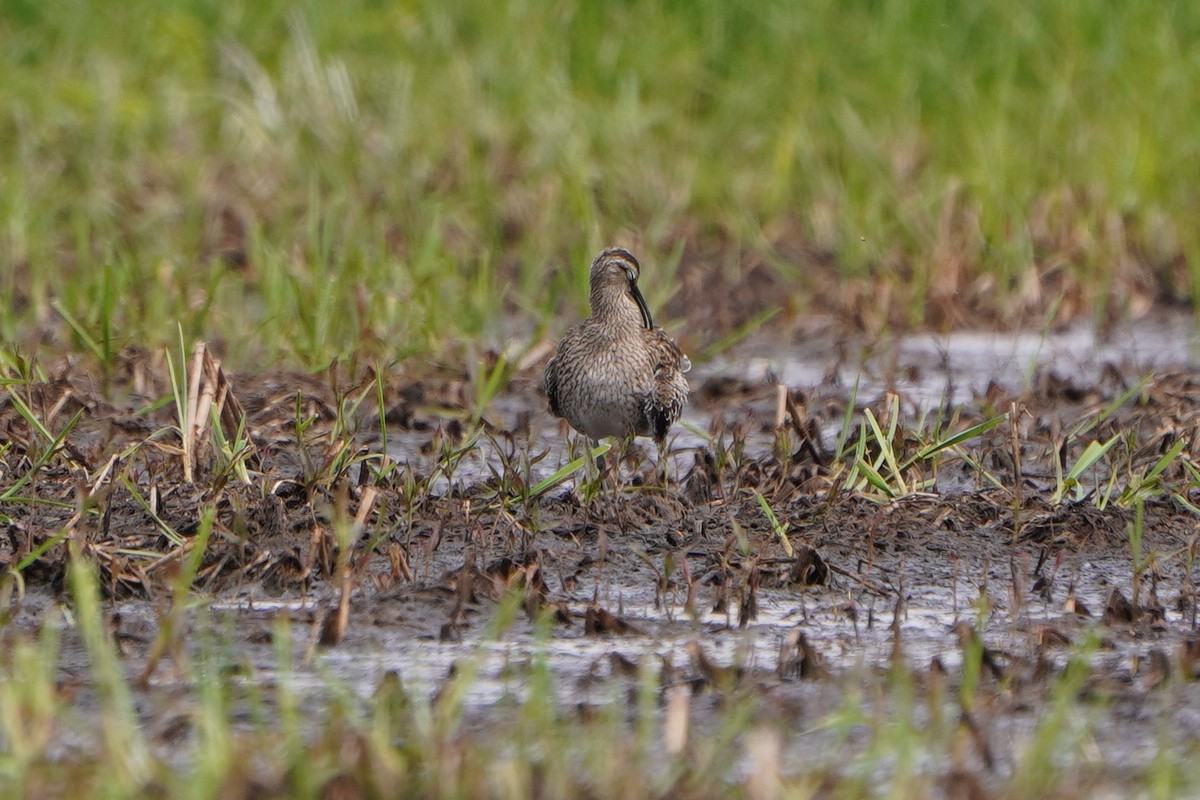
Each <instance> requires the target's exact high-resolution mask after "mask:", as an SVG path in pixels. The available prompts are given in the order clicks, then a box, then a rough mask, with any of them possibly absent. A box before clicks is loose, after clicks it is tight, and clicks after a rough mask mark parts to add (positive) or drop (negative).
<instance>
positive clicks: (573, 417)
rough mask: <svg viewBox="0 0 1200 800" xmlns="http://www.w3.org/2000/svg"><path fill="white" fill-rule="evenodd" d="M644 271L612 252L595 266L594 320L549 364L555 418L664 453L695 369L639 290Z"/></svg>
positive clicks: (568, 337) (591, 435)
mask: <svg viewBox="0 0 1200 800" xmlns="http://www.w3.org/2000/svg"><path fill="white" fill-rule="evenodd" d="M640 274H641V266H640V265H639V264H638V260H637V259H636V258H634V256H633V254H632V253H630V252H629V251H628V250H625V249H623V248H620V247H610V248H608V249H607V250H604V251H603V252H601V253H600V255H598V256H596V259H595V260H594V261H592V269H591V273H590V282H591V306H592V315H591V316H590V317H588V318H587V319H585V320H584V321H583V322H580V323H579V324H577V325H575V326H573V327H572V328H570V329H569V330H568V331H567V332H566V334H565V335H564V336H563V338H562V341H561V342H559V345H558V352H556V353H555V355H554V358H552V359H550V363H549V364H547V365H546V375H545V387H546V395H547V397H549V398H550V411H551V412H553V413H554V415H555V416H558V417H563V418H564V419H566V421H567V422H568V423H570V425H571V427H572V428H574V429H575V430H577V431H579V432H580V433H582V434H583V435H584V436H586V437H588V439H589V440H591V444H592V446H593V448H594V447H595V446H596V444H597V441H598V440H599V439H603V438H605V437H608V436H616V437H620V438H621V439H623V440H629V439H632V438H633V437H635V436H650V437H653V439H654V441H655V442H657V443H658V444H659V445H660V446H661V445H662V443H663V440H664V439H665V438H666V436H667V431H669V430H670V429H671V426H672V425H674V424H675V422H676V421H677V420H678V419H679V415H680V413H682V411H683V406H684V403H686V402H687V396H688V383H687V379H686V378H685V377H684V373H686V372H687V371H688V370H689V369H691V367H692V362H691V361H689V360H688V357H687V356H685V355H684V354H683V351H682V350H680V349H679V345H677V344H675V341H674V340H673V339H672V338H671V337H670V336H668V335H667V334H666V332H665V331H664V330H663V329H662V328H659V327H655V325H654V319H653V318H652V317H651V316H650V309H649V308H647V307H646V300H645V299H644V298H643V297H642V293H641V291H639V290H638V284H637V282H638V277H639V276H640Z"/></svg>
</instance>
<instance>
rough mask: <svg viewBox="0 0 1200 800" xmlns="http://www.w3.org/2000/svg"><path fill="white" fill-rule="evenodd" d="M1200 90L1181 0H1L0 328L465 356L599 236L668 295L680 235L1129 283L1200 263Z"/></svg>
mask: <svg viewBox="0 0 1200 800" xmlns="http://www.w3.org/2000/svg"><path fill="white" fill-rule="evenodd" d="M1198 100H1200V8H1198V7H1197V6H1195V4H1191V3H1185V2H1173V3H1164V2H1157V1H1156V0H1131V2H1126V3H1116V4H1114V3H1106V2H1101V0H1082V1H1081V2H1076V3H1053V4H1050V5H1047V4H1044V3H1036V2H1031V1H1030V0H1025V1H1024V2H1016V3H1011V2H1009V3H1005V2H1000V1H999V0H981V2H974V3H954V2H938V3H916V4H913V3H906V2H900V0H879V1H878V2H851V3H840V2H832V1H831V0H814V1H813V2H807V3H790V2H785V0H764V1H763V2H748V1H747V0H735V1H734V2H715V1H713V0H705V1H703V2H686V3H684V2H672V1H670V0H633V2H629V3H622V4H594V3H585V2H581V1H580V0H549V1H548V2H536V3H535V2H528V1H527V0H506V2H498V3H483V2H478V1H476V2H468V1H467V0H451V1H450V2H440V1H439V2H431V1H429V0H417V1H416V2H411V3H403V4H388V3H382V4H381V3H373V2H365V1H364V0H356V1H354V0H352V2H348V3H343V4H339V5H338V6H336V7H333V6H329V5H328V4H321V3H317V2H311V1H307V2H306V1H304V0H302V1H301V2H296V3H282V2H270V1H268V2H261V3H249V2H239V1H238V0H234V1H233V2H222V3H214V2H210V0H183V2H173V3H166V2H159V1H157V0H140V2H131V3H107V2H101V3H88V2H82V0H77V1H76V2H70V1H68V2H60V3H32V2H28V0H2V2H0V163H3V164H4V169H3V170H0V220H3V225H0V291H2V292H3V294H4V296H5V297H8V298H11V300H10V302H9V303H8V309H6V311H9V312H10V313H5V314H3V315H0V333H2V334H3V336H4V338H5V339H6V340H14V339H19V340H21V341H32V340H33V338H34V334H35V332H38V331H41V330H44V329H47V328H48V329H50V330H51V331H53V332H54V334H55V335H56V336H58V337H60V338H61V339H63V340H65V344H66V345H67V346H72V347H73V348H74V349H78V350H80V351H83V350H85V349H86V350H88V351H89V352H93V350H92V349H91V347H86V348H85V346H84V345H85V341H84V339H83V338H81V337H80V334H79V332H78V331H79V330H80V329H82V330H84V331H87V332H88V336H87V341H90V342H92V343H93V344H95V345H98V347H99V351H100V352H101V353H104V354H107V355H106V356H104V357H108V358H111V357H113V356H112V354H114V353H116V352H119V350H120V348H121V347H124V346H126V345H130V344H135V345H140V346H160V345H163V344H166V343H169V342H170V341H172V340H173V338H174V331H175V327H174V326H175V325H176V323H177V322H178V323H180V324H182V325H183V326H184V330H185V333H186V334H187V335H188V336H189V337H204V338H208V339H215V338H219V339H221V340H223V341H224V342H226V343H227V345H228V347H229V349H230V351H231V353H232V354H233V355H234V362H235V364H240V365H244V366H259V365H263V364H266V363H271V362H274V361H275V360H277V359H281V358H282V359H284V360H285V361H287V362H289V363H293V364H296V365H300V366H306V367H317V366H320V365H322V364H324V363H327V362H328V361H329V360H330V359H333V358H336V357H339V356H343V355H346V354H348V353H352V352H353V353H357V354H366V355H371V356H375V355H386V356H387V357H395V358H404V357H406V356H411V355H418V354H429V353H448V352H455V351H456V349H457V342H458V341H459V340H460V339H462V338H464V337H482V338H483V339H485V340H490V341H500V340H501V339H503V338H504V337H505V336H506V334H507V333H509V329H508V328H507V327H506V326H505V325H504V323H503V322H502V320H503V318H504V317H505V315H512V314H514V313H516V314H520V315H522V316H524V317H525V318H526V319H527V323H526V328H527V329H528V328H532V327H534V326H536V325H540V324H545V323H546V321H547V320H548V319H549V317H550V315H551V314H552V313H553V312H554V311H556V310H567V309H570V310H571V311H572V313H574V312H575V311H577V310H578V308H580V307H582V305H583V304H584V302H585V300H586V296H585V287H584V286H583V280H584V276H583V265H584V264H585V263H586V261H587V259H588V257H589V256H590V254H591V253H592V252H593V251H594V250H595V249H597V248H598V247H599V246H600V245H601V244H603V243H607V242H610V241H623V242H627V243H634V244H636V245H637V246H638V247H639V248H640V250H641V251H642V252H643V253H645V255H646V259H645V260H647V261H649V262H650V263H652V264H654V265H655V266H654V267H653V268H652V271H651V272H650V273H649V274H648V276H647V283H648V284H650V289H651V299H652V301H654V302H656V304H661V303H663V302H665V301H666V300H667V298H668V297H669V295H670V293H671V291H672V290H673V282H668V281H667V280H666V278H665V276H667V275H670V274H671V268H672V264H673V260H674V257H675V255H677V254H678V253H679V249H678V248H679V244H680V243H681V241H684V240H686V241H687V242H689V243H690V244H691V245H692V249H691V250H689V251H686V252H685V262H684V264H683V269H684V270H697V269H706V270H709V271H712V272H724V273H726V274H727V275H728V276H730V277H734V278H736V277H737V275H738V273H739V270H740V269H741V265H743V264H747V263H760V262H765V263H767V264H769V265H770V267H771V269H772V270H774V272H775V273H776V274H777V276H778V278H779V279H780V280H781V281H783V282H784V285H785V286H794V287H795V290H796V296H795V297H794V298H791V299H784V300H782V301H781V302H782V303H784V304H786V305H788V306H789V307H791V308H793V309H798V308H803V307H804V306H805V304H806V301H805V300H804V297H806V296H807V294H808V293H809V292H820V291H822V290H823V287H821V286H818V285H815V282H814V280H813V279H812V277H811V275H812V274H813V270H812V269H811V268H812V267H813V265H814V264H828V263H830V262H832V263H834V264H836V272H834V273H829V272H822V273H820V274H821V275H822V276H823V277H826V278H830V277H834V276H836V275H840V276H841V277H842V278H843V279H855V280H863V281H864V282H867V283H868V284H869V283H870V282H874V281H878V282H880V283H882V284H885V285H887V286H890V287H891V289H890V294H889V295H888V296H889V297H891V298H892V299H891V302H893V303H895V304H898V306H899V308H900V311H901V313H902V315H904V316H906V317H907V318H910V319H911V320H913V321H918V322H919V321H922V320H927V319H932V318H934V317H935V316H936V314H935V313H934V312H935V311H936V309H931V305H935V304H936V301H937V299H938V298H939V297H942V296H943V295H945V294H946V293H949V294H953V293H954V292H960V293H962V294H963V295H966V296H968V297H969V298H977V303H976V305H978V304H982V305H984V306H987V307H989V308H993V310H995V311H998V312H1001V313H1003V312H1006V311H1007V312H1013V311H1014V310H1015V311H1016V312H1021V311H1022V310H1025V309H1028V308H1031V307H1036V306H1038V304H1039V303H1040V302H1043V301H1046V300H1047V299H1048V298H1047V297H1045V295H1046V294H1053V293H1054V292H1060V291H1074V292H1076V293H1077V294H1078V295H1079V296H1078V297H1077V298H1074V299H1073V301H1072V303H1071V304H1069V307H1070V308H1072V309H1075V310H1076V311H1078V310H1080V309H1084V310H1086V309H1102V308H1103V307H1104V306H1105V305H1106V304H1112V303H1116V304H1117V305H1118V306H1119V308H1118V309H1117V310H1125V309H1124V306H1123V304H1124V303H1125V302H1127V298H1128V296H1129V295H1130V294H1131V293H1136V292H1138V291H1143V292H1144V291H1145V290H1146V286H1147V285H1148V284H1149V285H1157V286H1160V287H1161V289H1162V290H1163V291H1166V292H1168V293H1174V294H1177V295H1180V296H1187V295H1189V294H1194V293H1196V292H1197V291H1198V289H1197V287H1200V283H1197V282H1196V281H1195V280H1194V277H1195V274H1196V271H1197V269H1200V248H1198V240H1197V237H1198V236H1200V234H1197V232H1196V228H1195V226H1194V225H1193V224H1191V220H1193V219H1194V218H1195V216H1196V214H1197V212H1198V211H1200V207H1198V206H1200V198H1198V196H1197V194H1196V192H1195V189H1194V187H1195V186H1196V185H1200V157H1198V156H1200V117H1197V115H1195V114H1194V113H1192V109H1194V108H1195V107H1196V106H1197V105H1198ZM705 254H707V255H705ZM717 254H723V255H717ZM701 257H703V258H701ZM655 274H657V275H658V276H659V277H660V278H661V279H662V282H661V283H657V284H656V283H655V280H654V277H653V276H654V275H655ZM824 290H827V287H825V289H824ZM56 303H57V304H58V307H59V308H61V309H62V310H63V311H64V312H65V315H64V314H62V313H59V312H58V311H56V305H55V304H56ZM680 310H681V311H683V309H680ZM64 317H66V321H64ZM69 320H75V321H77V323H78V326H80V327H78V328H77V327H74V326H72V325H69V324H67V321H69Z"/></svg>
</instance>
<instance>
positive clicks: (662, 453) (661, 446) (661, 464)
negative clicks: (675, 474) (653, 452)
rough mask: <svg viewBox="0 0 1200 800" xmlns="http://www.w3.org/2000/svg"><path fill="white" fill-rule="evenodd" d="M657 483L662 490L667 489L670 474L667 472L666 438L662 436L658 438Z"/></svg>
mask: <svg viewBox="0 0 1200 800" xmlns="http://www.w3.org/2000/svg"><path fill="white" fill-rule="evenodd" d="M657 444H658V465H657V466H658V483H659V486H661V487H662V489H663V491H666V490H667V487H668V481H669V480H670V476H669V475H668V474H667V440H666V438H665V437H664V438H662V439H659V440H658V443H657Z"/></svg>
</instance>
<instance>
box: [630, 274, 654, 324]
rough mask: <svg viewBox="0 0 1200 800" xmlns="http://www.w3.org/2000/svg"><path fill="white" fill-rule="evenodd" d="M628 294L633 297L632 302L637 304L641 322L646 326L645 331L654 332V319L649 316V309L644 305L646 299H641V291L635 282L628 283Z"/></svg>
mask: <svg viewBox="0 0 1200 800" xmlns="http://www.w3.org/2000/svg"><path fill="white" fill-rule="evenodd" d="M629 293H630V294H631V295H633V300H634V302H636V303H637V304H638V308H640V309H641V311H642V322H643V323H644V324H645V325H646V329H647V330H651V331H652V330H654V318H653V317H651V316H650V309H649V307H648V306H647V305H646V298H644V297H642V291H641V290H640V289H638V285H637V283H636V282H634V281H630V282H629Z"/></svg>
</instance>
